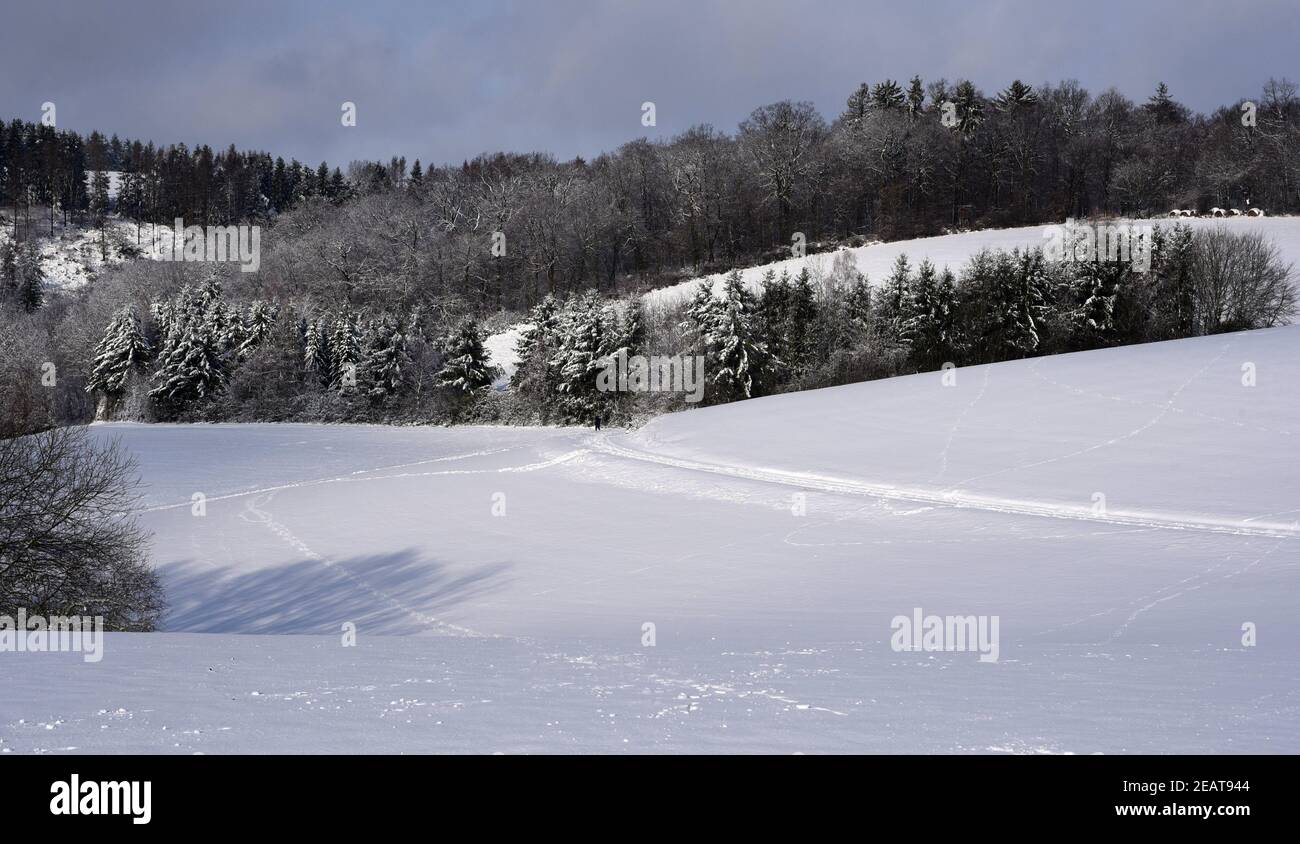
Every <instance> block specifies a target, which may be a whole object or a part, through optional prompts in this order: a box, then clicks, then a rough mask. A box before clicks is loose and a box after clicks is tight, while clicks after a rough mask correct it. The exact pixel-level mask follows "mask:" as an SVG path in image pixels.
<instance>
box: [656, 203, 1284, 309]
mask: <svg viewBox="0 0 1300 844" xmlns="http://www.w3.org/2000/svg"><path fill="white" fill-rule="evenodd" d="M1123 222H1125V221H1123V220H1117V221H1116V223H1117V224H1121V223H1123ZM1128 222H1132V223H1136V224H1151V225H1161V226H1170V225H1173V224H1174V223H1176V222H1181V223H1183V224H1185V225H1188V226H1190V227H1191V228H1193V229H1201V228H1214V227H1215V226H1226V227H1228V228H1229V229H1230V230H1232V231H1258V232H1263V233H1264V234H1265V235H1266V236H1268V237H1269V238H1271V239H1272V240H1273V241H1274V243H1276V244H1277V247H1278V250H1279V251H1280V252H1281V254H1282V259H1283V260H1284V261H1287V262H1289V263H1292V264H1294V265H1295V266H1296V267H1300V217H1262V218H1246V217H1234V218H1226V219H1209V218H1204V219H1203V218H1199V217H1195V218H1189V219H1180V220H1171V219H1164V218H1161V219H1154V220H1133V221H1128ZM1045 230H1046V226H1023V227H1020V228H1012V229H986V230H983V231H972V232H962V233H960V234H948V235H942V236H939V237H922V238H916V239H914V240H898V241H893V242H890V243H873V244H870V245H868V246H860V247H858V248H856V249H846V250H839V251H846V252H848V253H849V254H850V255H852V257H853V262H854V265H855V266H856V267H857V269H858V271H859V272H861V273H864V274H866V276H867V277H868V278H869V279H870V280H871V281H872V282H873V283H879V282H881V281H882V280H884V278H885V277H886V276H888V275H889V271H890V268H891V267H893V265H894V262H895V261H896V260H898V256H899V255H906V256H907V258H908V260H909V261H911V262H912V264H913V265H914V266H915V265H916V264H917V263H919V262H921V261H922V260H926V259H928V260H929V261H930V262H931V263H933V264H934V265H935V266H936V267H938V268H943V267H945V266H946V267H949V268H950V269H952V271H953V272H957V270H959V269H960V268H961V267H962V265H963V264H965V263H966V262H967V261H969V260H970V258H971V256H973V255H975V254H976V253H978V252H980V251H981V250H983V249H1003V250H1011V249H1017V248H1019V249H1026V248H1037V247H1042V246H1043V245H1044V243H1045V242H1046V241H1045V239H1044V235H1043V232H1044V231H1045ZM836 254H838V253H837V252H825V253H820V254H817V255H807V256H805V257H803V258H789V259H787V260H785V261H777V262H776V263H773V264H765V265H763V266H760V267H750V268H748V269H745V270H743V271H742V272H741V277H742V278H743V279H744V280H745V282H746V283H747V284H748V285H749V286H750V287H753V288H757V285H758V284H759V282H760V281H761V280H762V278H763V275H764V274H765V273H766V272H767V271H768V270H774V271H776V273H777V274H778V275H779V274H780V273H781V272H782V271H784V270H788V271H789V272H790V275H791V276H795V275H798V274H799V272H800V271H801V270H802V269H803V268H804V267H807V268H808V269H809V271H811V272H812V273H813V274H814V276H815V277H816V276H818V275H825V274H827V273H829V271H830V269H831V264H832V262H833V261H834V259H835V255H836ZM725 278H726V273H718V274H716V275H711V276H705V277H704V279H703V280H708V281H712V282H713V284H714V287H715V289H720V286H721V284H722V281H723V280H724V279H725ZM701 280H702V279H692V280H691V281H687V282H682V283H681V284H675V285H673V286H671V287H664V288H660V289H659V290H652V291H650V292H649V293H647V294H646V295H645V297H644V298H645V302H646V304H647V305H651V306H653V305H665V304H668V303H676V302H681V301H684V300H685V299H686V298H688V297H689V296H690V294H691V291H692V290H693V289H694V288H695V287H696V285H698V284H699V282H700V281H701Z"/></svg>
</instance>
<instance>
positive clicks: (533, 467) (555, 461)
mask: <svg viewBox="0 0 1300 844" xmlns="http://www.w3.org/2000/svg"><path fill="white" fill-rule="evenodd" d="M505 450H508V449H502V451H505ZM587 452H588V449H585V448H580V449H575V450H574V451H569V452H565V453H564V454H561V455H559V456H557V457H553V458H551V459H549V460H542V461H539V462H537V463H525V464H523V465H521V466H502V467H499V468H496V469H446V470H443V471H440V472H401V473H399V474H396V475H377V476H375V477H370V478H366V477H357V476H358V475H365V474H367V473H369V472H381V471H385V470H386V469H390V468H401V467H379V468H375V469H359V470H357V471H355V472H352V473H351V474H349V475H339V476H336V477H330V478H314V479H312V480H307V481H297V482H295V483H290V484H280V485H278V486H268V487H261V488H259V489H246V490H242V491H240V492H228V493H223V494H221V495H212V496H208V497H206V498H205V499H204V501H205V502H208V503H211V502H213V501H228V500H230V499H232V498H243V497H245V496H249V495H262V494H264V493H268V492H283V491H284V490H287V489H301V488H303V487H309V486H323V485H325V484H346V483H363V482H367V481H384V480H393V479H396V478H432V477H439V476H443V475H491V474H505V473H512V472H536V471H538V470H539V469H549V468H550V467H552V466H558V465H559V464H561V463H566V462H568V461H570V460H573V459H574V458H576V457H580V456H582V455H583V454H586V453H587ZM479 454H480V453H475V454H469V455H459V456H458V457H455V458H450V457H449V458H437V459H436V460H427V461H419V462H418V463H412V464H408V465H412V466H415V465H421V464H423V463H432V462H437V461H439V460H452V459H464V458H465V457H477V456H479ZM191 506H193V502H192V501H181V502H178V503H176V504H160V505H157V506H155V507H145V508H142V509H141V510H139V511H138V512H141V513H156V512H159V511H162V510H176V509H179V508H181V507H191Z"/></svg>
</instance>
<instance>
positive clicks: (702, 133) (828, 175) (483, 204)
mask: <svg viewBox="0 0 1300 844" xmlns="http://www.w3.org/2000/svg"><path fill="white" fill-rule="evenodd" d="M60 137H65V136H64V135H63V134H62V133H55V132H54V131H53V130H49V129H46V128H45V127H41V126H33V125H30V124H13V125H11V126H10V127H9V129H8V130H7V131H6V135H5V139H4V143H2V144H0V150H4V152H2V153H0V155H3V156H4V159H3V160H0V195H3V196H4V197H5V198H6V200H5V201H6V202H10V203H13V202H19V203H20V205H21V203H22V202H28V203H29V204H32V205H39V204H41V203H42V202H43V203H45V204H47V205H49V207H50V209H51V213H53V209H54V208H55V207H56V206H57V207H59V208H65V207H66V208H73V209H88V208H91V207H98V205H99V204H100V202H99V200H96V199H95V198H94V195H95V194H96V192H97V189H96V188H95V187H94V186H93V185H92V186H91V187H90V189H89V190H90V194H91V196H90V197H84V196H81V195H79V194H77V191H78V190H80V187H79V186H80V185H81V184H82V182H83V181H84V172H85V168H86V167H89V168H90V169H92V170H100V169H104V168H116V169H119V170H121V171H123V172H125V173H127V174H140V176H139V178H138V179H137V178H135V177H134V176H132V175H128V177H127V179H126V182H124V184H123V185H122V186H121V193H120V194H119V197H118V202H117V205H116V208H117V210H119V211H120V212H121V213H122V214H123V215H124V216H127V217H130V218H133V219H136V220H149V221H156V222H163V223H168V224H170V222H171V220H172V219H173V218H174V217H176V216H182V217H183V218H184V219H185V220H186V221H187V223H189V222H193V223H197V224H204V223H218V222H221V223H228V222H239V221H248V220H257V219H269V218H270V217H271V216H275V215H281V214H282V212H284V211H285V210H287V209H290V208H297V209H298V210H297V211H295V212H294V213H293V214H291V215H288V219H286V218H285V216H280V223H281V224H287V225H288V228H289V231H288V232H287V233H286V235H285V236H286V238H288V239H290V240H297V241H298V242H297V243H296V244H288V245H289V247H290V248H289V249H287V250H286V251H285V252H284V253H283V254H284V255H285V257H286V260H289V261H292V262H294V265H293V266H280V267H278V268H272V270H271V272H274V273H276V274H277V275H278V276H279V279H278V280H277V282H287V283H290V284H297V283H299V282H298V281H297V279H300V278H303V277H305V276H308V275H312V276H315V277H318V278H320V280H321V283H322V284H324V285H326V286H327V287H328V288H330V291H331V295H332V296H335V297H337V296H338V295H346V296H347V297H348V298H349V299H350V301H352V304H354V305H357V306H362V305H365V304H367V300H368V299H369V298H370V297H373V296H386V297H392V296H401V297H403V299H405V300H409V301H404V302H402V305H403V306H406V305H407V304H409V302H410V301H415V300H417V299H420V300H423V303H424V304H425V305H428V306H432V301H431V300H432V299H434V298H437V297H443V298H445V297H455V298H456V299H458V300H460V301H461V302H462V303H463V304H464V306H465V307H468V308H470V309H472V310H474V311H475V312H476V313H478V314H479V315H480V316H482V315H485V314H486V313H487V312H489V311H492V310H500V309H505V310H519V309H522V308H527V307H531V306H532V305H534V304H536V303H537V302H538V301H539V300H540V299H541V298H542V297H543V296H545V295H547V294H551V295H565V294H568V293H571V292H576V291H580V290H585V289H595V290H599V291H602V292H605V293H611V292H616V291H627V290H629V289H634V288H641V289H644V288H647V287H652V286H656V285H660V284H664V283H668V282H673V281H678V280H681V279H682V278H689V277H692V276H696V275H702V274H706V273H710V272H715V271H723V270H726V269H729V268H731V267H735V266H742V265H745V264H747V263H764V262H766V261H768V260H771V259H773V258H775V257H777V256H778V255H781V256H784V254H786V250H788V249H789V247H790V245H791V242H792V239H794V238H795V237H796V236H797V235H802V236H803V237H804V239H805V240H806V242H807V244H808V248H809V249H810V250H812V251H818V250H825V249H829V248H834V246H836V245H839V244H849V245H857V244H860V243H862V242H865V241H866V240H867V239H884V240H890V239H897V238H907V237H915V236H922V235H930V234H937V233H941V232H944V231H948V230H953V229H957V228H978V227H985V226H987V227H994V226H1008V225H1015V224H1035V223H1042V222H1060V221H1061V220H1063V219H1066V218H1068V217H1073V218H1076V219H1082V218H1087V217H1092V216H1106V215H1134V216H1164V215H1165V214H1166V213H1167V212H1168V211H1169V209H1170V208H1172V207H1180V208H1195V209H1200V210H1202V211H1204V210H1208V209H1209V208H1210V207H1212V206H1220V207H1240V208H1243V209H1244V208H1247V207H1261V208H1264V209H1266V210H1267V211H1268V212H1269V213H1273V214H1277V213H1293V212H1300V96H1297V88H1296V86H1295V85H1294V84H1293V83H1291V82H1289V81H1286V80H1280V81H1279V80H1271V81H1269V82H1268V83H1267V84H1266V85H1265V86H1264V89H1263V90H1262V91H1261V92H1260V94H1259V95H1258V96H1257V97H1256V98H1255V99H1254V100H1250V101H1249V102H1247V101H1245V100H1242V101H1239V102H1236V103H1231V104H1226V105H1224V106H1223V107H1221V108H1219V109H1218V110H1216V111H1215V112H1214V113H1212V114H1210V115H1201V114H1195V113H1193V112H1191V111H1190V110H1189V109H1188V108H1186V107H1185V106H1184V105H1182V104H1180V103H1179V102H1178V101H1177V100H1176V99H1175V98H1174V96H1173V94H1171V93H1170V92H1169V91H1168V90H1167V89H1166V88H1165V86H1164V85H1163V84H1162V85H1160V86H1159V88H1158V89H1157V90H1156V91H1155V93H1154V94H1152V95H1151V96H1150V97H1149V98H1148V99H1147V100H1146V101H1145V102H1141V103H1136V102H1133V101H1131V100H1129V99H1127V98H1126V97H1124V96H1123V95H1122V94H1120V93H1118V92H1117V91H1115V90H1113V89H1111V90H1107V91H1104V92H1102V93H1100V94H1096V95H1094V94H1091V93H1089V92H1088V91H1086V90H1085V89H1083V88H1082V87H1080V86H1079V85H1078V84H1077V83H1075V82H1069V81H1067V82H1061V83H1059V84H1054V85H1053V84H1047V85H1042V86H1040V87H1037V88H1035V87H1033V86H1030V85H1026V84H1024V83H1022V82H1020V81H1013V82H1012V83H1011V84H1009V85H1008V86H1007V87H1006V88H1005V89H1003V90H1001V91H996V92H987V93H986V92H984V91H981V90H980V89H979V88H977V87H976V86H975V85H973V84H972V83H970V82H969V81H958V82H956V83H950V82H948V81H947V80H943V79H939V80H933V81H930V82H928V83H927V82H925V81H923V80H922V79H921V78H920V77H914V78H913V79H911V80H910V81H908V82H906V83H900V82H896V81H894V80H883V81H880V82H877V83H875V84H866V83H864V84H862V85H860V86H858V88H856V89H855V90H854V91H852V92H850V95H849V96H848V97H847V100H846V103H845V106H844V108H843V110H842V111H841V112H840V113H839V114H838V115H836V116H834V118H833V119H831V120H830V121H829V122H828V121H827V119H826V118H824V117H823V116H822V115H821V114H819V113H818V112H817V110H816V109H815V108H813V106H812V105H811V104H809V103H800V102H790V101H784V102H778V103H773V104H770V105H766V106H762V107H760V108H758V109H755V110H754V112H753V113H752V114H751V115H750V116H749V117H748V118H747V119H746V120H744V121H743V122H742V123H741V124H740V125H739V126H738V127H737V129H736V130H735V131H734V132H732V133H727V132H725V131H719V130H717V129H714V128H713V127H710V126H707V125H704V126H696V127H694V128H691V129H689V130H687V131H686V132H683V133H682V134H680V135H678V136H676V137H674V138H670V139H663V140H649V139H644V138H643V139H639V140H635V141H632V142H630V143H628V144H625V145H623V146H622V147H620V148H619V149H617V150H615V151H612V152H609V153H607V154H603V155H600V156H598V157H596V158H595V159H592V160H590V161H587V160H583V159H575V160H573V161H566V162H561V161H557V160H556V159H554V158H553V157H551V156H548V155H544V154H528V155H519V154H507V153H499V154H493V155H483V156H480V157H478V158H476V159H474V160H472V161H467V162H463V163H461V164H458V165H449V166H441V167H429V168H427V169H422V168H421V165H420V162H419V161H418V160H417V161H416V162H415V163H414V166H412V167H410V168H409V169H408V167H407V164H406V161H405V159H402V158H393V159H391V160H390V161H389V162H387V163H381V162H370V163H367V162H353V163H352V164H351V165H349V167H348V168H346V174H345V173H344V172H342V171H340V170H339V169H338V168H335V169H333V170H330V169H329V168H328V167H325V166H322V167H319V168H317V169H316V170H314V171H313V170H312V169H311V168H310V167H304V166H301V165H299V164H298V163H297V162H289V163H288V164H284V163H283V162H282V160H280V159H276V160H272V159H271V157H270V156H269V155H266V154H263V153H239V152H237V151H235V150H233V149H232V150H228V151H227V152H225V153H219V154H218V153H213V152H212V151H211V150H208V149H207V148H206V147H200V148H199V149H197V150H195V151H193V152H190V151H188V150H186V148H185V147H184V146H174V147H168V148H166V149H162V150H153V151H152V153H151V152H150V151H151V149H152V147H150V146H148V145H145V146H141V145H140V144H138V143H136V142H130V143H128V142H118V143H117V144H114V142H113V140H111V139H110V140H108V141H104V140H103V139H102V138H97V136H95V135H92V136H91V138H90V141H89V142H87V144H86V145H85V146H86V147H87V149H88V150H90V151H91V152H90V153H89V158H90V159H92V160H90V161H88V162H87V163H86V164H79V163H77V162H78V161H79V160H80V158H85V157H87V155H88V153H80V154H73V155H72V157H71V159H70V163H68V164H67V165H66V166H65V165H49V164H46V163H45V162H46V161H47V160H48V157H47V156H46V155H45V154H44V153H43V152H42V150H45V149H58V148H60V146H61V145H62V144H63V142H61V141H58V138H60ZM42 138H47V139H50V138H52V139H53V140H48V142H47V141H44V140H41V139H42ZM67 144H70V145H71V146H72V147H76V146H78V145H79V144H80V142H79V140H76V139H75V138H73V137H68V139H67ZM94 150H101V151H100V152H94ZM99 158H102V159H103V163H102V167H101V166H99V164H98V163H97V162H96V161H94V160H93V159H99ZM53 160H54V161H57V160H58V156H57V155H55V156H54V158H53ZM24 162H25V163H24ZM79 174H80V177H79ZM29 187H30V188H31V191H34V194H33V193H32V192H31V191H29V190H28V188H29ZM313 197H322V198H324V199H326V200H334V201H335V202H338V201H341V200H343V199H346V198H351V199H352V200H353V201H349V202H345V203H344V204H343V206H342V207H340V208H335V207H334V206H333V205H331V204H330V203H329V202H312V201H310V200H311V199H312V198H313ZM14 208H15V210H18V209H19V206H14ZM390 304H396V303H391V302H390Z"/></svg>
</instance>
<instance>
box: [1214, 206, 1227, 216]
mask: <svg viewBox="0 0 1300 844" xmlns="http://www.w3.org/2000/svg"><path fill="white" fill-rule="evenodd" d="M1210 216H1211V217H1226V216H1228V212H1227V211H1224V210H1223V209H1222V208H1211V209H1210Z"/></svg>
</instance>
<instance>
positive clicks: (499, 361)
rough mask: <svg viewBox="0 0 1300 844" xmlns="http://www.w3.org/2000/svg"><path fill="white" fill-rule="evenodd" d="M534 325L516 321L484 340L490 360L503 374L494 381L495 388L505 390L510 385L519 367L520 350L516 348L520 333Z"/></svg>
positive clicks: (484, 346)
mask: <svg viewBox="0 0 1300 844" xmlns="http://www.w3.org/2000/svg"><path fill="white" fill-rule="evenodd" d="M532 327H533V324H532V323H530V322H521V323H516V324H515V325H512V326H510V327H509V328H507V329H506V330H505V331H500V332H497V333H496V334H491V335H489V336H488V337H487V338H486V339H485V340H484V341H483V348H484V349H485V350H486V351H487V353H488V361H489V362H490V363H491V364H492V365H493V366H497V367H500V369H501V374H500V375H498V376H497V379H496V380H495V381H493V382H492V386H493V387H494V388H495V389H498V390H504V389H506V388H507V387H509V386H510V378H511V377H512V376H513V375H514V374H515V370H517V369H518V368H519V351H518V349H517V348H516V347H517V346H518V345H519V335H521V334H523V333H524V332H525V331H527V330H528V329H530V328H532Z"/></svg>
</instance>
